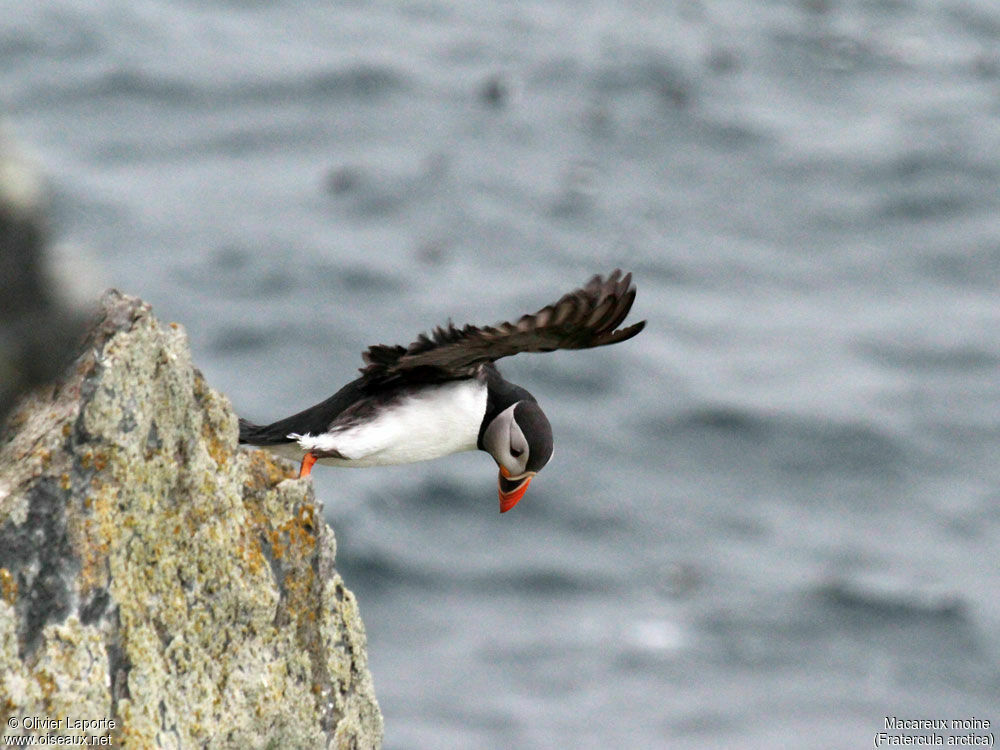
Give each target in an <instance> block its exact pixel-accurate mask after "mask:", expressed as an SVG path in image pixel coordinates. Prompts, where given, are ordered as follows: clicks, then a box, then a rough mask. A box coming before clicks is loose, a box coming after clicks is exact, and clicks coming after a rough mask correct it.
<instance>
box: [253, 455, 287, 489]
mask: <svg viewBox="0 0 1000 750" xmlns="http://www.w3.org/2000/svg"><path fill="white" fill-rule="evenodd" d="M247 455H248V456H249V457H250V466H249V467H248V472H247V473H248V475H249V477H250V479H251V480H252V481H251V482H249V483H248V484H251V485H253V486H254V487H257V488H261V489H271V488H272V487H275V486H276V485H277V484H278V483H279V482H282V481H284V480H285V479H289V478H292V477H294V476H295V467H294V465H293V464H291V463H289V462H288V461H285V460H282V459H276V458H275V456H274V455H273V454H272V453H270V452H269V451H263V450H254V451H250V452H249V453H248V454H247Z"/></svg>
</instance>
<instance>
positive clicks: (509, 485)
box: [497, 467, 535, 513]
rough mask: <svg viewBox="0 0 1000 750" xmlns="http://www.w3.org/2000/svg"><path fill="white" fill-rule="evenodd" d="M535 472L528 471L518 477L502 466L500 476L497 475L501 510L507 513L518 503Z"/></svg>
mask: <svg viewBox="0 0 1000 750" xmlns="http://www.w3.org/2000/svg"><path fill="white" fill-rule="evenodd" d="M534 476H535V472H533V471H528V472H525V473H524V474H521V475H519V476H516V477H509V476H508V475H507V470H506V469H504V468H503V467H501V468H500V476H499V477H497V488H498V489H499V491H500V512H501V513H506V512H507V511H508V510H510V509H511V508H513V507H514V506H515V505H517V501H518V500H520V499H521V498H522V497H524V493H525V492H527V490H528V485H529V484H531V479H532V477H534Z"/></svg>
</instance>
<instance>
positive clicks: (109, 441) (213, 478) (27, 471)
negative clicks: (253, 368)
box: [0, 292, 382, 748]
mask: <svg viewBox="0 0 1000 750" xmlns="http://www.w3.org/2000/svg"><path fill="white" fill-rule="evenodd" d="M102 304H103V309H102V313H101V315H100V317H99V319H98V322H97V323H96V325H95V326H94V328H93V330H92V331H91V334H90V338H89V340H88V342H87V344H86V349H85V351H84V354H83V355H81V356H80V357H79V358H78V359H77V360H76V361H75V363H74V364H73V368H72V370H71V372H70V373H69V374H68V375H66V376H64V377H63V379H62V381H60V382H59V383H57V384H56V385H55V386H53V387H51V388H49V389H48V390H47V391H46V392H45V393H41V394H38V395H36V396H34V397H33V398H32V399H31V400H30V401H29V402H28V403H26V404H24V405H22V406H21V408H19V409H18V410H17V411H16V412H15V413H14V414H13V416H12V418H11V421H10V423H9V424H8V426H7V428H6V432H5V434H4V436H3V439H4V441H5V442H4V445H3V447H2V448H0V734H4V733H6V734H22V733H23V734H56V735H67V736H69V735H78V736H79V735H90V736H92V737H107V738H110V740H105V741H110V743H111V744H112V745H113V746H115V747H124V748H149V747H167V748H188V747H211V748H229V747H232V748H262V747H273V748H316V747H328V748H372V747H379V746H380V744H381V735H382V717H381V714H380V713H379V709H378V705H377V703H376V701H375V696H374V691H373V687H372V680H371V675H370V674H369V672H368V666H367V655H366V642H365V632H364V627H363V625H362V622H361V619H360V617H359V614H358V607H357V603H356V601H355V599H354V596H353V595H352V594H351V592H350V591H348V590H347V589H346V588H345V586H344V582H343V581H342V580H341V578H340V576H339V575H338V573H337V571H336V569H335V567H334V552H335V542H334V536H333V531H332V530H331V529H330V528H329V527H327V525H326V524H325V523H324V522H323V520H322V517H321V514H320V509H319V507H318V506H317V504H316V501H315V499H314V496H313V491H312V485H311V482H310V480H308V479H303V480H299V479H294V478H291V477H292V476H293V475H294V472H293V469H294V467H293V466H291V465H290V464H287V463H285V462H283V461H280V460H275V459H272V458H271V457H270V456H269V455H268V454H266V453H263V452H261V451H248V450H242V449H240V450H237V446H236V436H237V423H236V416H235V415H234V413H233V411H232V409H231V407H230V405H229V403H228V401H227V400H226V399H225V397H223V396H221V395H220V394H219V393H217V392H215V391H213V390H212V389H211V388H209V387H208V385H207V384H206V383H205V381H204V380H203V378H202V376H201V374H200V373H199V372H198V371H197V370H196V369H195V368H194V367H193V366H192V364H191V359H190V353H189V349H188V346H187V342H186V338H185V335H184V333H183V331H182V330H181V329H180V328H179V327H178V326H176V325H175V324H171V325H169V326H162V325H160V324H159V323H158V322H157V320H156V319H155V318H154V317H153V316H152V314H151V312H150V308H149V306H148V305H146V304H144V303H142V302H141V301H139V300H137V299H134V298H131V297H127V296H124V295H121V294H119V293H117V292H109V293H108V294H107V295H106V296H105V298H104V300H103V303H102ZM53 722H57V723H55V724H53ZM83 722H89V723H88V724H84V723H83ZM91 744H94V743H91Z"/></svg>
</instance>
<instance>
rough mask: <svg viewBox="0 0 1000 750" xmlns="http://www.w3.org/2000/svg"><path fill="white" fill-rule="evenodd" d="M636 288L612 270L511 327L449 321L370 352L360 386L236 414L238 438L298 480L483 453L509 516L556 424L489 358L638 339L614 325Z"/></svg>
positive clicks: (633, 329)
mask: <svg viewBox="0 0 1000 750" xmlns="http://www.w3.org/2000/svg"><path fill="white" fill-rule="evenodd" d="M635 291H636V290H635V286H633V285H632V274H631V273H626V274H624V275H622V272H621V270H620V269H615V271H614V272H612V273H611V275H610V276H608V278H606V279H604V278H602V277H601V276H599V275H598V276H594V277H593V278H592V279H591V280H590V281H589V282H587V284H586V285H585V286H583V287H582V288H580V289H577V290H575V291H573V292H570V293H569V294H566V295H564V296H563V297H562V298H561V299H560V300H559V301H558V302H555V303H553V304H551V305H546V306H545V307H543V308H542V309H541V310H539V311H538V312H536V313H534V314H533V315H524V316H522V317H521V318H520V319H519V320H518V321H517V322H516V323H498V324H497V325H495V326H484V327H477V326H473V325H466V326H464V327H462V328H456V327H455V326H454V325H453V324H452V323H451V321H449V322H448V324H447V326H446V327H441V326H439V327H437V328H436V329H434V331H432V332H431V334H430V335H427V334H421V335H420V336H418V337H417V340H416V341H414V342H413V343H412V344H410V345H409V346H405V347H404V346H386V345H384V344H378V345H375V346H372V347H371V348H369V349H368V351H366V352H364V354H363V355H362V357H363V359H364V362H365V366H364V367H362V368H361V369H360V372H361V377H359V378H358V379H357V380H353V381H351V382H350V383H348V384H347V385H345V386H344V387H343V388H341V389H340V390H339V391H337V392H336V393H335V394H333V395H332V396H330V398H328V399H326V401H323V402H321V403H319V404H316V405H315V406H311V407H309V408H308V409H305V410H304V411H300V412H299V413H298V414H293V415H292V416H290V417H286V418H284V419H280V420H278V421H277V422H273V423H271V424H269V425H256V424H252V423H251V422H248V421H247V420H245V419H240V421H239V423H240V438H239V440H240V442H241V443H247V444H250V445H257V446H262V447H264V448H268V449H270V450H272V451H274V452H276V453H280V454H282V455H285V456H290V457H293V458H296V459H300V460H301V461H302V464H301V467H300V469H299V477H304V476H307V475H308V474H309V473H310V471H311V470H312V467H313V465H314V464H316V463H321V464H329V465H332V466H356V467H362V466H386V465H392V464H405V463H411V462H414V461H424V460H427V459H431V458H438V457H440V456H447V455H449V454H452V453H458V452H460V451H468V450H473V449H479V450H482V451H486V452H487V453H489V454H490V455H491V456H492V457H493V460H494V461H496V463H497V465H498V466H499V468H500V475H499V477H498V478H497V485H498V491H499V496H500V512H501V513H506V512H507V511H508V510H510V509H511V508H513V507H514V506H515V505H516V504H517V502H518V501H519V500H520V499H521V498H522V497H523V496H524V493H525V491H526V490H527V489H528V484H529V483H530V482H531V479H532V477H534V476H535V475H536V474H537V473H538V472H539V471H541V469H542V467H544V466H545V464H546V463H548V461H549V459H550V458H551V457H552V427H551V425H550V424H549V420H548V419H547V418H546V416H545V413H544V412H543V411H542V409H541V407H540V406H539V405H538V402H537V401H536V400H535V397H534V396H532V395H531V394H530V393H528V391H526V390H525V389H524V388H522V387H521V386H519V385H515V384H513V383H510V382H508V381H506V380H504V379H503V377H502V376H501V375H500V372H499V371H498V370H497V368H496V365H495V364H494V362H496V360H498V359H500V358H501V357H509V356H511V355H512V354H518V353H519V352H551V351H555V350H556V349H590V348H592V347H596V346H606V345H608V344H616V343H618V342H619V341H625V340H627V339H630V338H632V337H633V336H635V335H637V334H638V333H639V332H640V331H641V330H642V329H643V328H644V327H645V325H646V321H641V322H639V323H634V324H632V325H630V326H628V327H626V328H621V329H619V330H615V329H616V327H617V326H618V325H620V324H621V323H622V321H624V320H625V317H626V316H627V315H628V312H629V310H630V309H631V307H632V303H633V301H634V300H635Z"/></svg>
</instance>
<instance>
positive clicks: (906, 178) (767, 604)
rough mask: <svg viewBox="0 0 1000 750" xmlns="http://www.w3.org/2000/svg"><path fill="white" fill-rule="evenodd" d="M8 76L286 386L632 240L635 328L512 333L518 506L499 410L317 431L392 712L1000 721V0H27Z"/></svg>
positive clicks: (278, 392) (236, 379) (452, 744)
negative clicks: (453, 452)
mask: <svg viewBox="0 0 1000 750" xmlns="http://www.w3.org/2000/svg"><path fill="white" fill-rule="evenodd" d="M0 112H2V115H3V117H4V119H5V126H6V129H7V132H8V134H9V135H10V136H11V137H12V139H13V140H14V141H15V142H16V143H18V144H19V145H20V147H21V148H22V149H24V150H26V151H27V152H28V153H29V154H30V155H31V157H32V158H33V159H34V160H35V162H36V163H37V164H38V165H39V167H40V169H41V170H42V171H43V172H44V173H45V174H46V175H47V177H48V180H49V184H50V203H51V206H50V216H51V221H50V223H51V225H52V235H53V236H54V238H55V240H56V242H57V248H58V249H60V251H59V253H57V255H58V256H59V257H61V258H64V259H68V260H69V261H73V262H74V263H75V265H73V266H72V268H73V269H74V270H73V271H72V274H71V275H72V278H73V280H74V283H77V282H80V281H81V279H87V278H89V279H90V280H89V281H88V282H87V283H89V284H90V285H91V286H92V287H93V286H97V287H102V286H105V285H114V286H118V287H120V288H122V289H123V290H124V291H127V292H129V293H131V294H136V295H140V296H142V297H143V298H145V299H146V300H147V301H149V302H151V303H152V304H153V305H154V309H155V311H156V313H157V314H158V316H159V317H160V318H161V319H162V320H175V321H178V322H180V323H182V324H183V325H184V326H185V328H186V329H187V331H188V334H189V336H190V339H191V344H192V347H193V349H194V353H195V361H196V362H197V363H198V365H199V366H200V367H201V368H202V369H203V371H204V372H205V374H206V376H207V378H208V380H209V382H210V383H211V384H212V385H213V386H215V387H216V388H218V389H220V390H222V391H223V392H225V393H226V394H227V395H228V396H229V397H230V398H231V399H232V402H233V404H234V406H235V407H236V409H237V411H238V412H239V413H240V414H241V415H243V416H246V417H248V418H250V419H253V420H255V421H270V420H272V419H275V418H278V417H281V416H285V415H287V414H289V413H291V412H293V411H297V410H299V409H300V408H303V407H305V406H308V405H310V404H313V403H315V402H316V401H319V400H321V399H323V398H325V397H326V396H328V395H330V394H331V393H332V392H333V391H335V390H336V389H337V388H339V387H340V386H341V385H342V384H343V383H344V382H346V381H348V380H350V379H352V378H353V377H354V375H355V372H356V368H357V367H359V366H360V365H361V358H360V352H361V351H362V350H363V349H364V348H365V347H366V346H368V345H370V344H373V343H391V344H394V343H403V344H405V343H407V342H409V341H411V340H412V338H413V337H414V335H415V334H416V333H418V332H420V331H421V330H425V329H427V328H430V327H431V326H433V325H436V324H438V323H443V322H445V320H447V318H448V317H449V316H450V317H452V318H453V319H454V320H455V322H456V323H465V322H474V323H481V324H482V323H493V322H496V321H497V320H501V319H507V318H510V317H514V316H517V315H520V314H522V313H525V312H529V311H534V310H536V309H537V308H539V307H541V306H542V305H544V304H546V303H548V302H551V301H553V300H555V299H556V298H557V297H559V296H560V295H561V294H562V293H564V292H566V291H569V290H570V289H573V288H574V287H576V286H577V285H579V284H581V283H582V282H584V281H586V280H587V278H589V277H590V276H591V275H592V274H594V273H598V272H608V271H610V270H611V269H613V268H614V267H616V266H622V267H623V268H625V269H628V270H631V271H633V273H634V274H635V280H636V283H637V285H638V289H639V293H638V299H637V302H636V306H635V309H634V311H633V317H632V319H633V320H638V319H641V318H646V319H648V320H649V324H648V327H647V329H646V331H645V332H644V333H643V334H641V335H640V336H639V337H638V338H636V339H634V340H632V341H629V342H628V343H626V344H622V345H620V346H616V347H610V348H608V349H601V350H595V351H591V352H558V353H554V354H546V355H544V356H542V355H536V356H530V357H529V356H526V357H523V358H518V359H515V360H510V361H505V362H503V363H502V370H503V371H504V373H505V375H506V376H507V377H508V379H510V380H512V381H514V382H516V383H519V384H521V385H524V386H525V387H527V388H528V389H529V390H531V391H532V392H533V393H534V394H535V395H536V396H537V398H538V400H539V401H540V403H542V404H543V405H544V408H545V410H546V412H547V414H548V416H549V419H550V420H551V422H552V424H553V428H554V430H555V433H556V451H555V456H554V459H553V461H552V462H551V464H550V465H549V466H548V467H547V469H546V471H545V472H544V473H543V474H542V475H541V476H540V477H539V478H538V479H537V480H536V481H535V482H534V483H533V484H532V487H531V490H530V491H529V493H528V494H527V496H526V497H525V499H524V501H522V502H521V503H520V504H519V505H518V506H517V508H516V509H515V510H514V511H512V512H511V513H508V514H506V515H504V516H502V517H501V516H500V515H499V514H498V513H497V499H496V489H495V481H496V480H495V476H496V472H495V467H494V465H493V462H492V461H491V460H490V459H489V458H488V457H486V456H485V455H483V454H466V455H462V456H457V457H452V458H448V459H445V460H441V461H437V462H434V463H427V464H419V465H413V466H406V467H394V468H387V469H372V470H365V471H351V470H336V469H330V468H320V469H319V470H317V471H316V472H315V473H314V477H315V484H316V492H317V495H318V496H319V497H320V499H321V500H322V501H323V502H324V503H325V506H326V515H327V517H328V520H329V521H330V522H331V523H332V524H333V525H334V527H335V529H336V533H337V538H338V542H339V551H338V565H339V567H340V569H341V571H342V573H343V575H344V577H345V579H346V581H347V583H348V585H349V586H350V587H351V588H352V589H353V590H354V591H355V592H356V593H357V595H358V598H359V601H360V605H361V612H362V616H363V617H364V621H365V624H366V625H367V628H368V635H369V650H370V659H371V667H372V672H373V674H374V677H375V686H376V691H377V694H378V697H379V700H380V702H381V706H382V709H383V711H384V713H385V718H386V742H385V746H386V748H388V749H389V750H403V749H410V748H416V749H423V748H427V749H434V750H440V749H448V748H463V749H464V748H501V747H518V748H567V747H573V748H606V747H622V748H666V747H685V748H715V747H723V746H727V747H748V748H749V747H762V748H763V747H788V746H793V745H794V746H796V747H804V748H830V747H861V746H867V744H868V743H869V742H871V740H872V737H873V735H874V733H875V732H877V731H879V730H882V729H884V717H885V716H887V715H895V716H898V717H901V718H967V717H970V716H975V717H979V718H988V719H990V720H991V721H993V722H994V725H995V724H996V722H997V721H1000V710H998V708H997V707H998V706H1000V635H998V634H1000V571H998V568H1000V541H998V535H1000V513H998V503H997V501H998V496H1000V379H998V377H997V371H998V364H1000V298H998V293H997V286H998V282H1000V188H998V184H1000V6H998V5H997V4H996V3H995V2H993V0H773V1H770V2H749V1H748V0H742V1H739V0H717V1H712V2H710V1H708V0H706V1H705V2H696V1H694V0H692V1H689V2H678V3H659V2H643V1H640V0H614V1H612V0H591V1H589V2H587V1H582V2H568V1H567V0H563V1H561V2H560V1H558V0H552V1H550V2H540V1H536V2H530V1H529V2H518V3H509V2H469V3H458V2H451V3H448V2H443V1H441V0H412V1H410V2H398V1H394V2H375V3H371V2H364V3H362V2H346V3H336V4H334V3H317V2H304V1H301V0H277V1H275V2H255V1H254V0H246V1H244V2H240V1H238V0H215V1H209V0H184V1H178V0H127V1H126V0H46V1H45V2H39V3H23V2H21V1H20V0H0ZM61 267H62V268H66V266H61ZM94 296H95V297H96V292H95V293H94Z"/></svg>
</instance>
